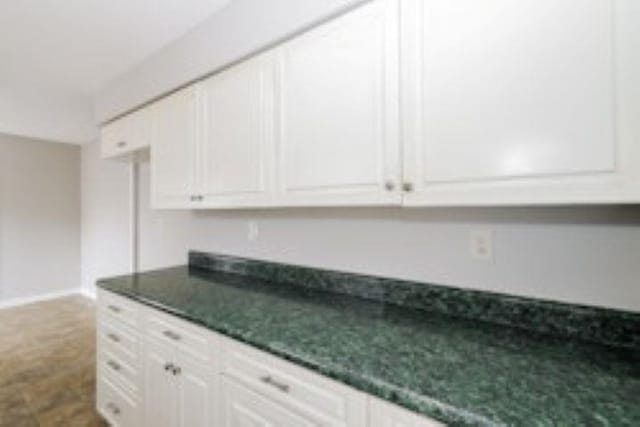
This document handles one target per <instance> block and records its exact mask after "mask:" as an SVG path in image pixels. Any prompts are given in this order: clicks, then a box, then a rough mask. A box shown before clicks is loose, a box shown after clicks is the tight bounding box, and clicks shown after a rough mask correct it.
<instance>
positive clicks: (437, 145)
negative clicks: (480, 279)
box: [402, 0, 619, 204]
mask: <svg viewBox="0 0 640 427" xmlns="http://www.w3.org/2000/svg"><path fill="white" fill-rule="evenodd" d="M402 19H403V37H402V46H403V54H402V57H403V76H402V77H403V79H402V80H403V84H404V87H403V94H404V96H403V99H404V101H403V102H404V104H403V123H404V129H403V131H404V132H403V134H404V139H405V147H404V173H405V179H406V180H407V181H409V182H410V183H411V184H412V185H413V187H414V191H413V192H410V193H407V194H406V195H405V202H407V203H408V204H501V203H514V202H515V203H527V202H532V203H554V202H565V201H566V202H571V201H580V200H582V199H583V200H584V201H589V198H590V197H594V195H593V194H592V195H590V194H589V191H590V189H595V188H597V185H594V183H596V184H597V181H598V180H599V179H601V178H602V179H610V178H611V176H612V175H614V174H615V173H616V172H617V167H618V163H619V162H618V161H619V159H618V152H617V141H616V117H615V110H616V107H615V98H616V96H615V77H616V76H615V66H614V62H615V58H614V25H613V22H614V19H613V2H612V1H610V0H521V1H517V2H513V1H511V0H406V1H404V3H403V13H402ZM603 190H606V188H604V189H603Z"/></svg>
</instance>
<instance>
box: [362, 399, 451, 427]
mask: <svg viewBox="0 0 640 427" xmlns="http://www.w3.org/2000/svg"><path fill="white" fill-rule="evenodd" d="M369 417H370V418H369V419H370V420H371V422H370V423H369V427H444V424H442V423H439V422H438V421H434V420H430V419H428V418H425V417H421V416H420V415H416V414H414V413H412V412H410V411H407V410H406V409H404V408H400V407H398V406H396V405H393V404H391V403H389V402H385V401H384V400H380V399H377V398H375V397H370V398H369Z"/></svg>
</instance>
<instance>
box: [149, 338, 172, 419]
mask: <svg viewBox="0 0 640 427" xmlns="http://www.w3.org/2000/svg"><path fill="white" fill-rule="evenodd" d="M144 359H145V360H144V364H145V379H144V382H145V390H144V415H145V416H144V424H145V426H147V427H175V426H176V425H177V420H178V416H177V415H178V403H177V400H176V394H177V393H176V387H177V383H176V379H175V376H174V375H173V373H172V372H171V370H170V367H171V363H173V361H174V360H175V351H174V349H172V348H170V347H167V346H164V345H161V344H159V343H156V342H155V341H151V340H148V341H147V343H146V345H145V357H144Z"/></svg>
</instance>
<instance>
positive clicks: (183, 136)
mask: <svg viewBox="0 0 640 427" xmlns="http://www.w3.org/2000/svg"><path fill="white" fill-rule="evenodd" d="M151 139H152V146H151V185H152V189H151V203H152V206H153V207H154V208H180V207H189V206H191V205H193V204H195V203H197V201H196V200H195V190H196V163H195V162H196V158H197V149H198V147H197V138H196V89H195V87H188V88H186V89H183V90H181V91H179V92H177V93H175V94H173V95H170V96H169V97H167V98H165V99H162V100H160V101H158V102H157V103H156V104H155V105H154V106H153V110H152V138H151Z"/></svg>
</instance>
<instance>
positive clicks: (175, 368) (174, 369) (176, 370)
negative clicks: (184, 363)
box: [171, 366, 182, 375]
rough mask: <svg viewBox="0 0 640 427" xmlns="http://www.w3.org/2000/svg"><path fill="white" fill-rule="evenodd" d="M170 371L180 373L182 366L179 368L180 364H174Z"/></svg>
mask: <svg viewBox="0 0 640 427" xmlns="http://www.w3.org/2000/svg"><path fill="white" fill-rule="evenodd" d="M171 372H172V373H173V375H180V373H181V372H182V368H180V366H174V367H173V369H171Z"/></svg>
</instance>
